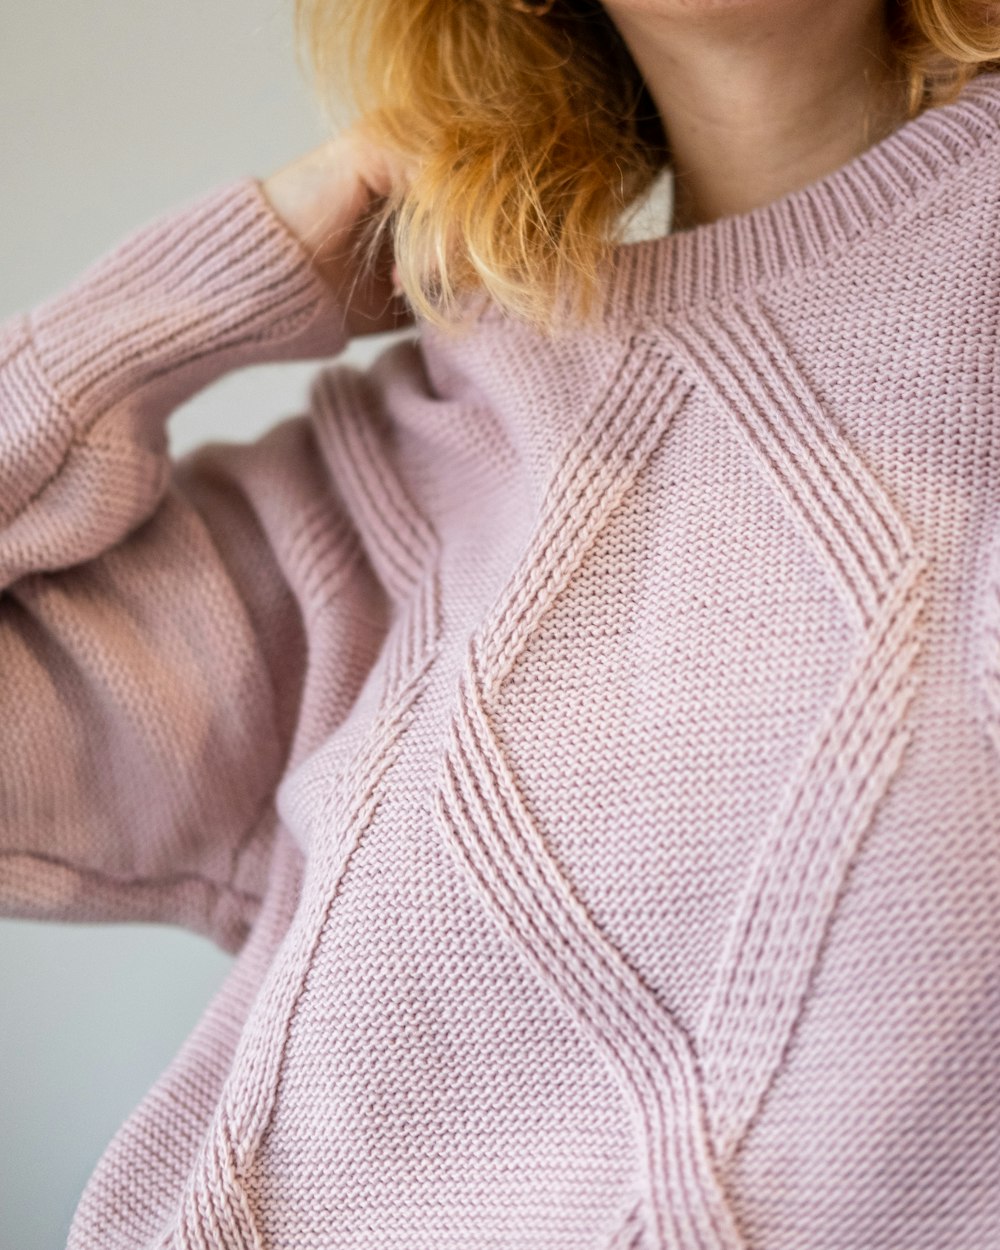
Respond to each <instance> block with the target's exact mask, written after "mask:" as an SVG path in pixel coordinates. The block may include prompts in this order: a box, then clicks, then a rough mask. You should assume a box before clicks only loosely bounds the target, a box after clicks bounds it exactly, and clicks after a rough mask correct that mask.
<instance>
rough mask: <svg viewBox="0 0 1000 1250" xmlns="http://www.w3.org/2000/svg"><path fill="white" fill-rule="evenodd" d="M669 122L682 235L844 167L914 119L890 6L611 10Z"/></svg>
mask: <svg viewBox="0 0 1000 1250" xmlns="http://www.w3.org/2000/svg"><path fill="white" fill-rule="evenodd" d="M605 7H606V8H607V10H608V12H609V14H610V16H611V18H612V20H613V21H614V22H615V24H616V26H617V27H618V29H619V31H620V32H621V35H622V38H623V39H624V40H625V42H626V43H627V44H628V46H629V49H630V51H631V53H632V56H633V58H634V60H635V62H636V64H637V65H638V67H639V69H640V71H641V73H642V74H643V77H644V78H645V80H646V83H647V85H648V87H649V91H650V94H651V95H652V97H653V99H654V100H655V102H656V105H657V107H658V109H659V111H660V116H661V118H662V119H663V124H664V127H665V130H666V133H667V137H668V140H669V143H670V150H671V169H672V172H673V186H674V221H673V229H675V230H677V229H685V228H687V227H689V226H694V225H698V224H701V223H706V222H712V221H715V220H717V219H718V218H720V217H726V216H730V215H733V214H737V213H742V212H746V211H748V210H750V209H752V208H756V207H759V206H760V205H763V204H767V203H770V202H771V201H773V200H775V199H777V198H779V197H780V196H782V195H784V194H786V193H787V192H790V191H794V190H798V189H799V188H801V187H804V186H806V185H807V184H809V183H810V182H813V181H814V180H816V179H817V178H821V177H823V176H824V175H825V174H827V173H830V172H832V171H833V170H834V169H837V168H839V167H840V166H841V165H843V164H845V163H846V162H847V161H849V160H850V159H852V158H853V157H854V156H856V155H858V154H859V153H860V152H862V151H864V150H865V149H866V148H868V147H870V146H871V145H872V144H873V143H876V142H877V141H878V140H879V139H881V138H883V137H884V136H886V135H888V134H889V133H891V132H892V131H893V130H894V129H896V127H897V126H898V125H899V124H900V123H901V122H902V121H903V120H904V119H905V116H906V114H905V103H904V97H903V91H902V86H901V84H900V82H899V80H898V76H897V74H896V72H895V68H894V61H893V58H892V49H891V44H890V40H889V35H888V31H887V30H886V28H885V26H884V19H883V16H882V4H881V0H837V2H836V3H834V2H832V0H823V2H822V3H819V4H817V3H815V0H700V3H699V4H698V5H696V6H695V8H694V10H692V8H691V7H690V6H689V4H688V0H607V3H606V5H605Z"/></svg>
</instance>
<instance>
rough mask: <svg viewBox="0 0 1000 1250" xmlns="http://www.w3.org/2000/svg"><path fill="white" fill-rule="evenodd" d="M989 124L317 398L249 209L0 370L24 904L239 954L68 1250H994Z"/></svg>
mask: <svg viewBox="0 0 1000 1250" xmlns="http://www.w3.org/2000/svg"><path fill="white" fill-rule="evenodd" d="M998 185H1000V74H995V73H994V74H987V75H981V76H980V77H978V78H977V79H975V80H974V81H973V82H971V83H970V84H969V85H968V86H967V87H966V88H965V90H964V91H963V93H962V95H961V96H960V97H959V99H957V100H956V101H954V102H953V103H952V104H950V105H946V106H944V107H942V108H937V109H933V110H930V111H929V112H926V113H924V114H922V115H921V116H920V117H918V118H916V119H914V120H912V121H911V122H908V123H906V124H905V125H904V126H902V127H900V128H899V130H897V131H896V132H895V133H894V134H892V135H890V136H888V137H887V138H885V139H883V140H882V141H881V142H879V143H877V144H876V145H874V146H873V147H871V148H870V149H868V150H867V151H866V152H863V153H862V154H860V155H859V156H858V157H856V158H855V159H854V160H852V161H850V162H848V163H847V164H846V165H844V166H843V167H841V168H840V169H838V170H835V171H833V172H832V173H831V174H829V175H828V176H826V177H825V178H822V179H820V180H818V181H817V182H814V183H813V184H811V185H810V186H808V187H805V188H802V189H801V190H799V191H795V192H793V193H791V194H789V195H786V196H784V197H782V198H781V199H779V200H777V201H775V202H774V203H772V204H769V205H766V206H763V207H760V208H757V209H754V210H752V211H750V212H748V213H744V214H741V215H739V216H735V217H731V218H726V219H723V220H721V221H718V222H715V223H712V224H710V225H706V226H700V227H697V228H695V229H694V230H690V231H684V232H681V233H678V234H670V235H665V236H662V237H660V238H656V239H647V240H644V241H641V242H634V243H626V244H622V245H621V246H620V247H619V248H617V249H616V252H615V256H614V263H613V265H612V267H611V269H610V270H609V274H608V284H607V294H606V299H605V301H604V304H603V307H602V315H601V317H600V318H599V320H598V322H597V324H596V325H594V326H591V327H589V328H587V329H586V330H580V331H576V332H574V333H573V334H570V335H568V336H567V337H566V338H565V339H564V340H562V341H561V342H560V343H559V344H557V345H552V344H546V343H544V342H542V341H540V340H539V338H538V336H537V335H535V334H534V333H533V332H532V331H530V330H529V329H527V328H526V327H524V326H522V325H519V324H517V323H515V322H511V321H509V320H507V319H505V318H504V317H502V316H501V315H499V312H498V310H496V309H488V310H486V311H485V312H483V313H482V314H481V316H480V319H479V321H478V322H477V323H476V325H475V326H474V327H473V330H472V333H471V334H469V335H468V336H467V337H466V338H464V339H461V340H451V339H449V338H447V337H446V336H444V335H442V334H440V333H439V332H437V331H436V330H434V328H433V327H429V326H426V325H421V326H420V327H418V331H417V334H416V335H414V336H412V337H410V338H406V339H403V340H400V341H399V342H396V343H394V344H393V345H392V346H391V347H389V348H388V349H386V350H385V351H384V352H383V353H382V355H380V356H379V357H378V358H377V360H376V361H375V362H374V363H373V364H372V365H371V366H369V367H368V368H367V369H364V370H361V369H358V368H356V367H353V366H349V365H347V364H346V363H345V362H331V361H329V360H327V361H326V362H325V363H324V364H322V365H318V366H317V372H316V376H315V379H314V381H313V384H312V386H311V387H310V389H309V393H308V397H307V399H306V400H305V402H304V405H303V410H302V411H301V412H299V413H297V414H294V415H291V416H288V417H286V418H285V419H284V420H281V421H279V422H278V423H277V424H276V425H275V426H274V427H273V428H272V429H271V430H269V431H268V432H267V433H266V434H265V435H264V436H263V437H261V438H259V439H258V440H256V441H255V442H252V443H246V444H240V443H209V444H206V445H204V446H203V447H200V448H198V449H197V450H196V451H194V452H193V453H190V454H189V455H187V456H185V457H183V458H180V459H178V460H173V459H171V457H170V456H169V454H168V450H167V438H166V422H167V420H168V418H169V415H170V413H171V412H172V411H173V410H174V409H175V408H176V407H177V405H178V404H179V403H181V402H183V401H184V400H185V399H187V398H188V397H189V396H191V395H193V394H195V393H196V392H197V391H198V390H199V389H201V388H202V387H204V386H206V385H207V384H209V383H210V382H211V381H212V380H214V379H215V378H217V377H219V376H221V375H222V374H223V373H224V372H226V371H227V370H230V369H234V368H238V367H242V366H244V365H249V364H253V363H257V362H261V361H267V360H284V359H289V360H290V359H313V358H314V359H319V358H322V357H335V356H336V355H337V354H338V353H339V352H340V351H341V349H342V348H343V347H344V345H345V334H344V328H343V310H342V309H340V308H338V307H336V306H335V301H334V299H333V297H332V295H331V293H330V291H329V289H328V288H327V287H326V286H324V284H323V283H322V282H321V280H320V278H319V276H318V274H317V272H316V271H315V270H314V269H313V267H312V265H311V262H310V261H309V258H308V256H307V255H306V253H305V251H304V250H303V249H302V247H301V246H300V244H299V243H298V242H297V240H295V239H294V238H293V237H292V236H291V235H290V234H289V233H288V231H287V230H286V229H285V227H284V226H283V225H282V223H281V222H280V221H279V220H278V219H277V217H276V216H275V215H274V213H273V212H272V210H271V209H270V207H269V205H268V202H267V200H266V197H265V196H264V195H263V192H262V189H261V187H260V184H259V183H258V182H257V181H256V180H255V179H253V178H245V179H241V180H239V181H238V182H235V183H233V184H231V185H229V186H225V187H220V188H217V189H215V190H214V191H212V192H210V193H207V194H206V195H205V196H203V197H202V198H201V199H200V200H198V201H196V202H194V203H192V204H189V205H187V206H184V207H182V208H179V209H176V210H174V211H173V212H171V213H167V214H164V215H163V216H161V217H160V218H159V219H157V220H156V221H153V222H150V223H149V224H148V225H146V226H144V227H142V228H141V229H139V230H137V231H136V232H135V233H134V234H133V235H132V236H130V237H129V238H128V239H126V240H124V241H123V242H122V243H121V244H120V245H119V246H118V247H117V248H115V249H113V250H112V251H111V252H110V253H109V254H108V255H107V256H106V257H104V258H103V259H102V260H100V261H99V262H97V263H96V264H95V265H93V266H92V267H91V268H90V269H89V270H87V271H86V272H85V273H84V274H83V275H81V277H80V278H79V279H78V280H77V282H76V283H74V284H73V285H72V286H71V287H70V288H69V289H67V290H66V291H65V292H63V293H61V294H58V295H56V296H53V297H51V298H49V299H48V300H46V301H44V302H43V303H41V304H40V305H39V306H38V307H37V308H36V309H34V310H33V311H31V312H30V313H27V314H25V315H22V316H19V317H14V318H11V319H10V320H9V321H8V322H7V323H6V324H5V325H3V326H0V576H2V581H0V588H2V596H0V669H2V672H3V686H2V690H0V713H2V714H3V724H4V725H5V726H6V728H5V730H4V732H3V733H2V734H0V903H2V905H3V907H4V910H5V912H6V914H8V915H13V916H24V917H39V918H49V919H62V920H67V921H73V920H136V919H145V920H150V921H160V922H168V923H173V924H181V925H185V926H187V927H189V928H191V929H194V930H195V931H197V932H200V933H202V934H203V935H204V936H206V937H207V938H209V939H211V940H213V941H215V942H217V943H219V944H220V945H221V946H223V947H224V948H225V949H227V950H230V951H232V952H233V953H234V955H235V959H234V963H233V966H232V969H231V971H230V974H229V975H228V977H227V979H226V981H225V983H224V984H223V985H222V987H221V988H220V990H219V992H218V993H217V994H216V996H215V998H214V999H213V1001H212V1002H211V1003H210V1004H209V1005H208V1007H207V1008H206V1010H205V1012H204V1014H203V1016H202V1019H201V1020H200V1021H199V1023H198V1025H197V1027H196V1028H195V1030H194V1031H193V1032H192V1034H191V1036H190V1037H189V1038H188V1039H187V1041H186V1042H185V1044H184V1046H183V1047H182V1049H181V1051H180V1052H179V1053H178V1055H177V1056H176V1057H175V1059H174V1061H173V1062H172V1063H171V1065H170V1066H169V1067H168V1068H167V1070H166V1071H165V1072H164V1073H163V1074H162V1075H161V1077H160V1078H159V1080H158V1081H157V1082H156V1084H155V1085H154V1087H153V1088H152V1089H151V1090H150V1091H149V1093H148V1095H147V1096H146V1098H145V1099H144V1100H143V1101H142V1103H141V1104H140V1105H139V1106H138V1107H137V1108H136V1109H135V1111H134V1112H133V1114H132V1115H131V1116H130V1117H129V1119H128V1120H127V1121H126V1123H125V1124H124V1125H122V1127H121V1129H120V1130H119V1132H118V1133H117V1135H116V1136H115V1138H114V1139H113V1141H112V1142H111V1143H110V1144H109V1146H108V1148H107V1150H106V1152H105V1154H104V1156H103V1157H102V1159H101V1160H100V1162H99V1163H98V1165H97V1167H96V1169H95V1171H94V1174H93V1176H92V1177H91V1179H90V1181H89V1183H88V1185H87V1187H86V1189H85V1191H84V1193H83V1195H82V1196H81V1199H80V1203H79V1206H78V1209H77V1211H76V1215H75V1218H74V1221H73V1225H72V1228H71V1230H70V1235H69V1242H68V1247H69V1250H154V1248H155V1250H220V1248H225V1250H278V1248H279V1247H280V1250H314V1248H322V1250H340V1248H343V1250H360V1248H361V1247H364V1248H366V1250H368V1248H370V1247H373V1246H377V1247H379V1248H380V1250H383V1248H384V1250H500V1248H501V1247H502V1248H503V1250H802V1248H803V1247H809V1250H860V1248H864V1250H902V1248H903V1247H905V1248H906V1250H992V1247H994V1246H995V1245H996V1244H997V1241H998V1238H1000V1189H998V1186H997V1184H996V1175H997V1168H998V1165H1000V1103H998V1100H997V1099H996V1098H994V1097H992V1096H991V1091H994V1090H996V1089H997V1087H998V1083H1000V1046H998V1045H997V1038H998V1037H1000V989H998V986H1000V982H998V979H997V976H996V969H997V950H998V949H1000V905H998V904H1000V836H998V835H1000V418H998V405H997V393H998V384H1000V354H998V344H1000V298H998V292H1000V250H998V248H997V246H996V240H997V238H998V237H1000V201H998V198H997V194H996V188H997V186H998Z"/></svg>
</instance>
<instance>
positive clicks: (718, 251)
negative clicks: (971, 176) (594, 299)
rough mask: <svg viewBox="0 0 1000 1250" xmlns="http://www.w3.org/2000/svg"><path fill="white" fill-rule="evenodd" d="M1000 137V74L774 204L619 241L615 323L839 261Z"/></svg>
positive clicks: (976, 82) (611, 299) (612, 285)
mask: <svg viewBox="0 0 1000 1250" xmlns="http://www.w3.org/2000/svg"><path fill="white" fill-rule="evenodd" d="M998 137H1000V71H993V72H990V73H981V74H979V75H977V76H976V77H975V78H973V79H971V80H970V81H969V82H968V83H966V85H965V87H964V88H963V90H962V92H961V93H960V94H959V95H958V96H957V97H956V99H955V100H953V101H951V102H950V103H948V104H943V105H938V106H936V107H934V108H930V109H926V110H925V111H924V112H923V113H920V114H918V116H916V117H913V118H910V119H909V120H908V121H905V122H903V124H902V125H901V126H899V127H897V129H896V130H894V131H892V132H891V133H890V134H889V135H887V136H885V137H883V138H882V139H881V140H879V141H878V142H877V143H875V144H873V145H872V146H871V147H869V148H866V149H865V150H864V151H863V152H861V153H860V154H859V155H858V156H855V157H853V158H852V159H851V160H850V161H848V162H847V163H846V164H844V165H841V166H839V167H838V168H837V169H835V170H833V171H832V172H831V173H829V174H826V175H824V177H822V178H820V179H818V180H816V181H814V182H812V183H810V184H809V185H808V186H805V187H802V188H800V189H799V190H796V191H792V192H789V193H788V194H786V195H783V196H781V197H780V198H778V199H776V200H772V201H771V202H770V203H768V204H765V205H762V206H760V207H758V208H754V209H751V210H749V211H748V212H745V213H739V214H735V215H732V216H728V217H723V218H720V219H719V220H717V221H714V222H708V223H706V224H703V225H700V226H695V227H692V228H691V229H688V230H683V231H678V232H675V233H672V234H665V235H661V236H659V237H656V238H651V239H643V240H640V241H637V242H626V243H621V244H619V245H618V246H617V247H616V248H615V249H614V251H613V254H612V255H613V260H612V266H611V268H610V271H609V279H608V285H607V287H606V298H605V305H604V312H605V316H606V317H607V318H608V319H609V320H611V321H618V320H628V321H633V322H634V321H640V322H642V321H647V320H649V319H654V320H662V319H663V318H664V317H665V316H670V315H672V314H676V313H678V312H680V311H682V310H684V309H688V308H691V307H693V306H695V305H698V304H703V303H706V302H709V301H712V302H717V301H722V300H725V299H727V298H728V297H731V296H734V295H737V294H738V293H739V292H741V291H743V290H745V289H747V288H760V287H761V286H765V285H770V284H771V283H773V282H775V281H778V280H780V279H782V278H784V277H786V276H788V275H790V274H791V273H793V272H795V271H800V270H803V269H806V268H808V267H810V266H812V265H815V264H817V263H818V262H821V261H823V260H824V259H826V258H829V257H830V256H831V255H836V254H838V253H839V252H841V251H842V250H844V249H846V248H847V247H849V246H850V245H851V244H852V243H854V242H855V241H856V240H857V239H859V238H861V237H863V236H864V235H866V234H869V233H871V232H872V231H873V230H874V229H876V228H877V227H879V226H880V225H882V224H883V223H885V222H888V221H889V220H891V219H892V218H893V217H895V216H896V215H897V214H898V213H899V211H900V210H901V209H903V208H904V207H905V206H906V205H907V204H911V203H914V202H917V201H919V200H920V199H921V198H922V197H923V196H924V195H925V194H926V193H927V192H928V191H929V190H931V189H932V188H933V187H934V186H935V185H936V184H938V183H939V182H940V181H941V180H942V178H944V177H945V176H946V175H947V174H948V173H949V171H951V170H953V169H954V168H956V167H957V166H960V165H962V164H963V163H964V162H965V161H966V159H968V158H970V157H972V156H974V155H975V153H976V152H978V151H979V150H980V149H981V148H983V147H984V146H985V145H986V144H988V143H989V142H991V141H994V140H995V139H997V138H998Z"/></svg>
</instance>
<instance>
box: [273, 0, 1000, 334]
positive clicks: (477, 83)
mask: <svg viewBox="0 0 1000 1250" xmlns="http://www.w3.org/2000/svg"><path fill="white" fill-rule="evenodd" d="M884 3H885V16H886V21H887V26H888V30H889V33H890V37H891V43H892V47H893V49H894V51H895V53H896V56H897V66H898V73H899V75H900V84H901V86H902V87H903V88H904V93H905V98H906V111H907V116H908V117H909V118H912V117H916V116H917V115H918V114H919V113H921V112H923V111H924V110H926V109H928V108H933V107H936V106H938V105H941V104H946V103H949V102H951V101H952V100H954V99H955V98H956V96H957V95H958V94H959V93H960V91H961V90H962V88H963V87H964V85H965V84H966V83H967V82H968V81H969V80H970V79H971V78H973V77H974V76H975V75H976V74H978V73H981V72H984V71H986V70H992V69H998V68H1000V25H998V10H1000V5H998V4H995V3H986V2H984V0H884ZM295 31H296V37H297V48H298V49H301V48H302V46H303V45H304V47H305V49H306V52H307V60H308V63H309V65H310V68H311V71H312V74H313V77H314V83H315V86H316V88H317V92H318V95H319V98H320V100H321V102H322V105H323V107H324V111H325V114H326V116H327V118H328V120H329V121H330V122H331V123H333V124H334V125H335V126H339V125H340V124H346V123H347V122H360V124H361V125H362V127H363V128H364V131H365V133H366V134H367V135H369V136H370V137H371V138H372V139H373V140H374V141H375V142H377V143H380V144H383V145H385V146H386V147H387V148H389V149H391V150H394V151H395V152H397V153H398V154H399V155H400V156H402V157H403V158H404V160H405V161H407V162H408V165H409V167H410V168H412V169H414V170H415V171H416V172H415V174H414V176H413V178H412V179H411V180H410V182H409V184H408V185H407V187H406V188H404V189H399V190H397V191H394V192H393V194H392V195H391V196H390V197H389V198H388V199H387V200H386V201H385V202H384V203H383V204H382V205H381V207H380V209H379V210H378V212H377V214H376V215H375V216H373V218H372V219H371V222H370V225H371V226H372V230H371V231H370V233H369V236H368V244H367V246H368V248H369V249H370V250H369V256H370V257H374V255H375V253H376V250H377V244H378V240H379V239H380V238H381V237H382V236H383V231H384V230H386V229H391V231H392V249H393V253H394V256H395V261H396V265H397V267H398V271H399V277H400V282H401V284H402V287H403V290H404V291H405V293H406V296H407V298H408V300H409V302H410V304H411V306H412V307H413V309H414V311H415V312H416V313H417V314H418V315H419V316H421V317H423V318H425V319H426V320H428V321H431V322H433V323H435V324H436V325H438V326H440V327H441V328H443V329H455V328H457V327H458V325H459V323H460V322H459V318H458V316H457V314H459V313H460V311H461V306H462V304H463V302H464V296H465V295H467V294H469V293H476V292H478V293H479V294H480V295H482V296H483V297H484V298H486V299H487V300H492V301H493V302H494V303H495V304H497V305H498V306H499V307H500V308H501V309H502V310H503V311H504V312H505V313H506V314H507V315H510V316H514V317H518V318H521V319H523V320H525V321H527V322H529V323H531V324H532V325H534V326H535V327H536V328H538V329H539V330H540V331H541V332H542V333H544V334H548V335H551V334H553V333H555V332H556V329H557V326H558V325H560V324H566V323H567V321H569V322H573V321H577V320H579V319H581V318H582V319H586V318H587V317H588V316H589V315H590V313H591V311H592V310H593V307H594V303H595V297H596V296H597V293H598V290H599V287H600V280H601V275H602V272H603V269H604V265H605V263H606V262H607V261H608V259H609V256H610V251H611V249H612V248H613V246H614V245H615V243H616V242H617V241H618V234H617V228H618V226H619V223H620V221H621V218H622V214H623V212H624V211H625V210H626V209H627V208H628V207H629V206H630V205H631V204H632V203H634V202H635V201H636V200H637V199H638V197H640V196H641V195H642V194H643V192H645V191H646V190H648V189H649V187H650V185H651V183H652V182H653V180H654V179H655V178H656V177H657V175H659V174H660V173H661V172H662V171H663V169H664V168H665V167H668V166H669V162H670V150H669V143H668V139H667V136H666V135H665V133H664V130H663V126H662V123H661V120H660V117H659V114H658V111H657V108H656V106H655V103H654V101H653V99H652V97H651V96H650V94H649V91H648V89H647V87H646V85H645V82H644V81H643V79H642V76H641V74H640V73H639V71H638V69H637V67H636V65H635V62H634V61H633V59H632V57H631V55H630V53H629V51H628V49H627V46H626V44H625V42H624V40H623V39H622V38H621V36H620V34H619V33H618V30H617V27H616V26H615V25H614V23H613V22H612V21H611V19H610V17H609V16H608V14H607V12H606V11H605V9H604V8H603V6H602V5H601V3H600V2H599V0H558V2H557V4H556V5H555V7H554V8H553V9H552V10H551V12H549V13H548V14H547V15H546V16H545V17H542V18H534V17H528V16H525V15H523V14H521V13H518V12H517V11H516V10H514V9H513V7H512V5H511V3H510V0H295ZM345 105H346V106H347V108H348V114H347V115H344V113H343V109H344V106H345ZM562 293H565V299H564V298H562Z"/></svg>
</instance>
